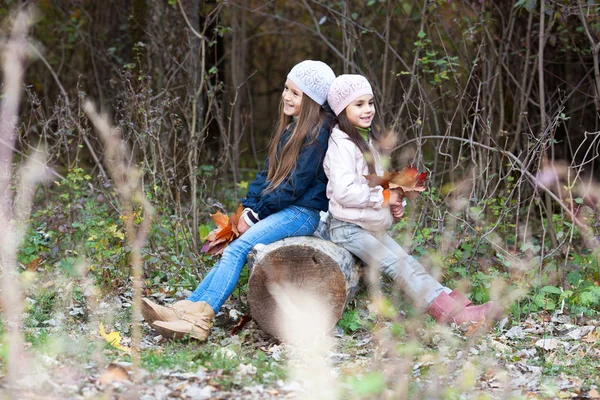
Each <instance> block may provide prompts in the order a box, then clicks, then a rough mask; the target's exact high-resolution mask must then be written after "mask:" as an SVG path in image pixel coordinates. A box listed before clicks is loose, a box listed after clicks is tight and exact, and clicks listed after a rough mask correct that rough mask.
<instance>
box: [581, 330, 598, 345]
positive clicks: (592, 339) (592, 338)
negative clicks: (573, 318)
mask: <svg viewBox="0 0 600 400" xmlns="http://www.w3.org/2000/svg"><path fill="white" fill-rule="evenodd" d="M598 339H600V333H598V328H596V329H595V330H593V331H591V332H590V333H588V334H587V335H585V336H584V337H582V338H581V340H582V341H584V342H586V343H596V342H597V341H598Z"/></svg>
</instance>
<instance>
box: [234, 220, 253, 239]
mask: <svg viewBox="0 0 600 400" xmlns="http://www.w3.org/2000/svg"><path fill="white" fill-rule="evenodd" d="M248 229H250V225H248V223H247V222H246V220H245V219H244V218H240V219H239V220H238V223H237V230H238V232H239V233H240V235H241V234H242V233H244V232H246V231H247V230H248Z"/></svg>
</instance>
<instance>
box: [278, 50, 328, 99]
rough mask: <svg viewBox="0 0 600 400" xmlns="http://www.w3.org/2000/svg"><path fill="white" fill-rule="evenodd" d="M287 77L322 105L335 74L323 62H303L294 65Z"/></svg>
mask: <svg viewBox="0 0 600 400" xmlns="http://www.w3.org/2000/svg"><path fill="white" fill-rule="evenodd" d="M287 77H288V79H289V80H291V81H292V82H294V84H296V86H298V87H299V88H300V90H302V92H304V93H305V94H306V95H307V96H308V97H310V98H311V99H313V100H314V101H316V102H317V103H319V104H320V105H323V103H325V101H326V100H327V91H328V90H329V85H331V82H333V80H334V79H335V73H334V72H333V70H332V69H331V68H330V67H329V65H327V64H325V63H324V62H321V61H313V60H305V61H302V62H301V63H299V64H296V65H295V66H294V68H292V70H291V71H290V73H289V74H288V76H287Z"/></svg>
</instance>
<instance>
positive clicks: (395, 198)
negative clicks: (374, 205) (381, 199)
mask: <svg viewBox="0 0 600 400" xmlns="http://www.w3.org/2000/svg"><path fill="white" fill-rule="evenodd" d="M399 202H400V195H399V194H398V192H397V191H396V190H393V189H390V198H389V200H388V204H389V205H390V207H391V206H392V205H395V204H397V203H399Z"/></svg>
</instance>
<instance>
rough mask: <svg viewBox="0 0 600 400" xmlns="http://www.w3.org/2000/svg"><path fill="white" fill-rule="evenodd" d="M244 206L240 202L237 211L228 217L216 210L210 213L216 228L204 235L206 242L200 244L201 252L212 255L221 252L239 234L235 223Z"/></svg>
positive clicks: (240, 215)
mask: <svg viewBox="0 0 600 400" xmlns="http://www.w3.org/2000/svg"><path fill="white" fill-rule="evenodd" d="M243 211H244V208H243V207H242V205H241V204H240V205H239V206H238V209H237V211H236V212H235V213H234V214H232V215H231V216H230V217H229V216H227V215H225V214H223V213H222V212H220V211H217V212H216V213H214V214H211V217H212V219H213V221H215V224H216V225H217V228H216V229H214V230H212V231H211V232H210V233H209V234H208V236H207V237H206V243H205V244H204V246H202V249H201V250H200V251H202V252H203V253H206V254H212V255H214V256H217V255H220V254H223V251H224V250H225V247H227V245H228V244H229V243H230V242H232V241H233V240H234V239H235V238H237V237H238V236H240V232H238V229H237V224H238V221H239V220H240V218H241V217H242V212H243Z"/></svg>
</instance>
